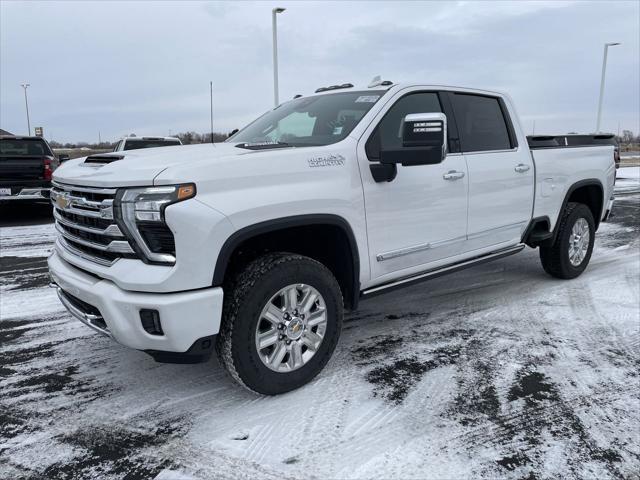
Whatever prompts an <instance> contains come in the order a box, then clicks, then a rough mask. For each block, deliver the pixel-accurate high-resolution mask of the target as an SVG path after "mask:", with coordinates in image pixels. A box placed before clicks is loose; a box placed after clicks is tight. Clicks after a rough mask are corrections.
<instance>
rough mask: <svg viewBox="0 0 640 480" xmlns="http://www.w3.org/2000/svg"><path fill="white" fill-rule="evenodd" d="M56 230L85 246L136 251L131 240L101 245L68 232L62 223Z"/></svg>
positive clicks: (106, 249)
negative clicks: (130, 243)
mask: <svg viewBox="0 0 640 480" xmlns="http://www.w3.org/2000/svg"><path fill="white" fill-rule="evenodd" d="M56 230H57V231H58V233H59V234H60V235H62V236H63V237H64V238H66V239H67V240H71V241H72V242H75V243H78V244H80V245H83V246H85V247H89V248H93V249H95V250H100V251H102V252H113V253H135V252H134V250H133V248H131V245H129V242H127V241H126V240H113V241H112V242H111V243H109V244H108V245H101V244H100V243H94V242H89V241H88V240H85V239H84V238H80V237H77V236H75V235H73V234H71V233H69V232H67V231H66V230H65V229H64V228H62V227H60V225H58V224H56Z"/></svg>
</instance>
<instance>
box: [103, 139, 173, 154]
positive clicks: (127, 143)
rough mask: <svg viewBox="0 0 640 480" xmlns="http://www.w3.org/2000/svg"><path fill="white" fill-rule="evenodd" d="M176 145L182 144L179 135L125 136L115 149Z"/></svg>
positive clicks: (116, 150) (117, 150) (115, 150)
mask: <svg viewBox="0 0 640 480" xmlns="http://www.w3.org/2000/svg"><path fill="white" fill-rule="evenodd" d="M176 145H182V142H181V141H180V139H179V138H177V137H125V138H123V139H121V140H119V141H118V143H117V144H116V146H115V147H114V148H113V151H114V152H122V151H125V150H138V149H140V148H156V147H174V146H176Z"/></svg>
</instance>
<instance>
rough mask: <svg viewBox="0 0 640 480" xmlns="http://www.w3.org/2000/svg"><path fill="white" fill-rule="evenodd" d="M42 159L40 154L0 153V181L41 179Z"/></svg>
mask: <svg viewBox="0 0 640 480" xmlns="http://www.w3.org/2000/svg"><path fill="white" fill-rule="evenodd" d="M43 175H44V159H43V157H42V156H41V155H38V156H36V155H24V156H22V155H20V156H18V155H0V182H1V183H9V182H20V181H23V180H42V179H43Z"/></svg>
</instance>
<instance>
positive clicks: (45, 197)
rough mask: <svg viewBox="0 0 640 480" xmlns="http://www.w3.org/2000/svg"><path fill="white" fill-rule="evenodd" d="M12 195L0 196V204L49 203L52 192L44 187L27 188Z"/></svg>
mask: <svg viewBox="0 0 640 480" xmlns="http://www.w3.org/2000/svg"><path fill="white" fill-rule="evenodd" d="M13 191H14V189H12V194H11V195H0V202H5V201H29V200H30V201H36V202H38V201H39V202H48V201H49V195H50V192H51V189H50V188H44V187H25V188H21V189H20V190H19V191H17V192H15V193H13Z"/></svg>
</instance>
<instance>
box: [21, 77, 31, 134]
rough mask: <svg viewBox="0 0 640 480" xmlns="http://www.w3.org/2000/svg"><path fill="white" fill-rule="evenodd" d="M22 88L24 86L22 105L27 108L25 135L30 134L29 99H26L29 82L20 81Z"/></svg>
mask: <svg viewBox="0 0 640 480" xmlns="http://www.w3.org/2000/svg"><path fill="white" fill-rule="evenodd" d="M20 85H21V86H22V88H24V106H25V108H26V109H27V135H28V136H30V135H31V121H30V120H29V101H28V100H27V87H29V86H30V85H31V84H29V83H21V84H20Z"/></svg>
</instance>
